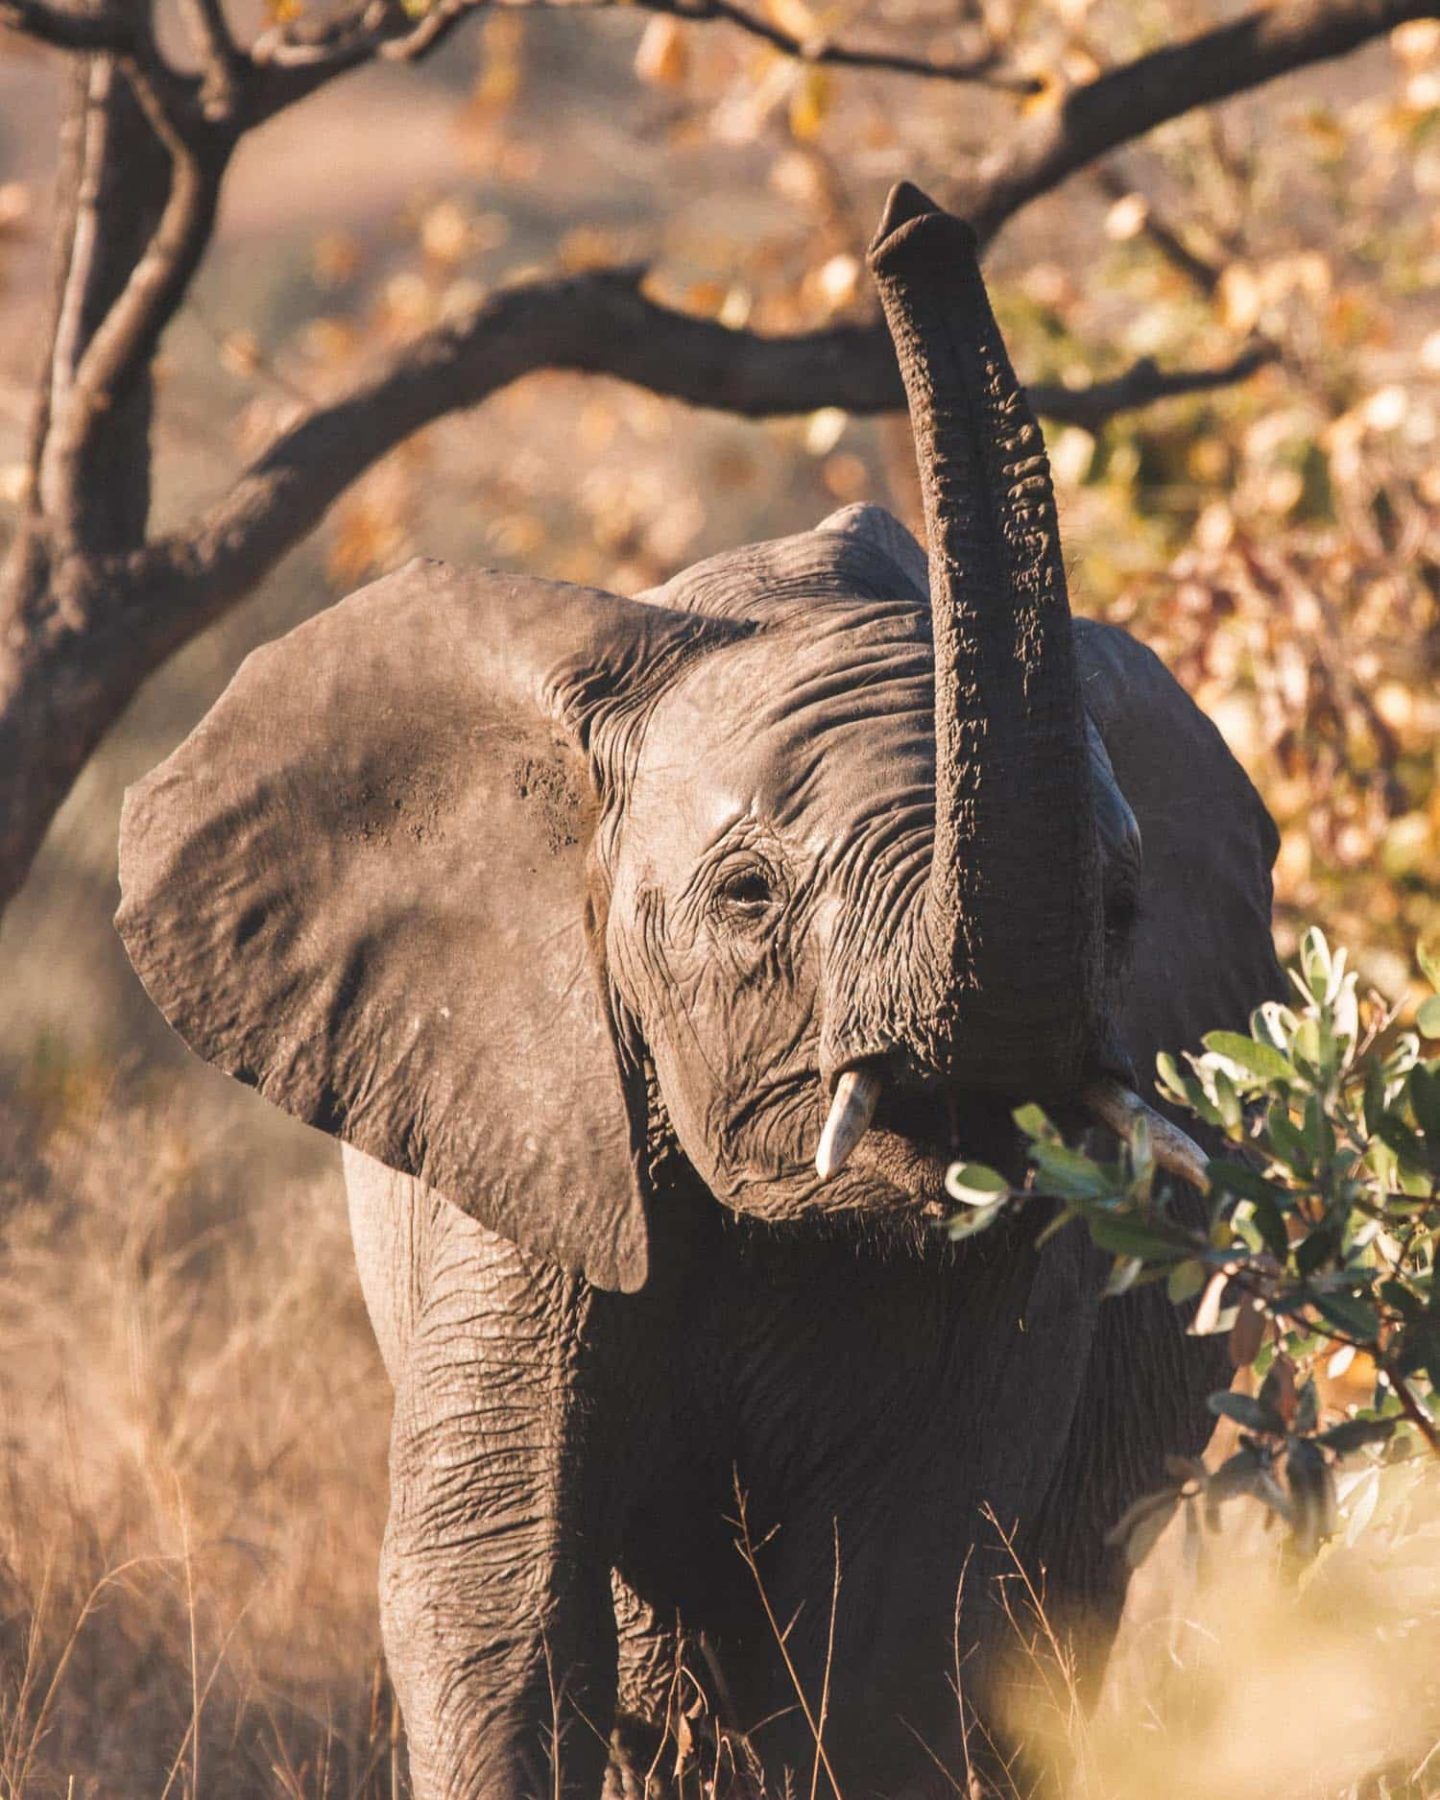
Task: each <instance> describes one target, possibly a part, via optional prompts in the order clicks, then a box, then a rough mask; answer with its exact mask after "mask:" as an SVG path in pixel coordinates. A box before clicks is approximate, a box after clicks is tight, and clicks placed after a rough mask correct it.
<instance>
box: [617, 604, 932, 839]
mask: <svg viewBox="0 0 1440 1800" xmlns="http://www.w3.org/2000/svg"><path fill="white" fill-rule="evenodd" d="M934 766H935V750H934V663H933V656H932V651H931V643H930V633H929V617H928V614H927V613H926V612H925V611H924V609H923V608H919V607H915V606H912V605H909V604H901V605H875V604H867V605H859V604H857V605H854V606H848V607H839V606H834V605H831V606H827V607H824V608H822V609H817V613H816V616H815V617H813V618H811V619H809V620H806V621H805V622H803V624H798V625H791V626H787V627H786V628H784V629H782V630H776V631H773V632H766V633H762V634H759V635H757V636H756V637H754V638H749V639H746V640H743V641H742V642H740V643H738V644H731V645H727V646H725V647H724V648H721V649H719V650H716V651H714V652H712V653H711V654H710V655H708V656H706V657H704V658H702V659H701V660H700V661H699V662H697V663H696V664H693V665H692V666H691V667H690V668H689V669H687V670H686V671H685V673H684V674H683V676H682V677H681V678H680V679H679V680H678V681H677V682H676V684H675V686H674V687H673V688H672V689H671V690H669V692H668V693H667V694H666V695H665V696H664V697H663V698H662V699H661V700H660V702H659V703H658V704H657V706H656V709H655V712H654V714H653V715H652V718H651V722H650V726H649V730H648V731H647V734H646V740H645V748H644V753H643V755H642V758H641V769H640V771H639V781H638V783H637V791H636V795H635V799H636V800H637V802H639V803H640V804H641V806H642V807H644V806H645V805H646V803H647V802H648V803H649V804H650V805H653V806H655V807H656V808H658V809H660V810H661V811H663V812H668V813H669V814H671V815H672V816H671V822H670V823H671V829H678V828H680V826H681V821H682V820H683V821H685V823H686V824H688V826H689V828H690V829H689V830H685V831H683V832H682V835H683V836H684V837H685V838H690V837H692V836H693V837H695V838H698V839H699V840H700V841H701V842H702V843H703V842H708V841H710V840H711V839H713V837H714V836H715V835H716V834H718V833H719V832H721V831H723V830H724V829H725V827H726V825H727V824H728V823H730V822H731V821H732V820H734V819H737V818H743V817H746V816H752V817H755V818H757V819H760V820H763V821H766V822H767V823H770V824H773V825H774V826H775V827H776V828H778V829H781V830H787V831H798V832H799V834H800V835H801V836H802V837H803V838H805V839H806V840H807V841H808V842H809V843H810V844H811V845H812V847H814V848H816V849H817V850H823V849H825V848H827V847H835V846H836V845H837V844H838V843H839V842H840V841H841V840H843V839H846V838H849V837H852V836H853V835H854V834H855V833H857V832H859V831H863V830H865V829H866V828H867V827H868V826H869V825H872V824H873V823H874V822H875V821H876V820H877V819H879V820H884V819H886V818H891V817H898V816H900V815H904V816H906V817H907V818H913V816H914V812H915V809H916V808H917V807H921V808H928V807H931V806H933V798H934Z"/></svg>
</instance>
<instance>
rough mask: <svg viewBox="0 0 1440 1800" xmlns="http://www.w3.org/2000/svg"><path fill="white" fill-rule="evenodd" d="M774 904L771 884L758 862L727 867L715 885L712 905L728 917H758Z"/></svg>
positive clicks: (772, 882) (752, 918)
mask: <svg viewBox="0 0 1440 1800" xmlns="http://www.w3.org/2000/svg"><path fill="white" fill-rule="evenodd" d="M774 904H775V883H774V881H773V880H772V878H771V875H770V871H769V870H768V869H766V868H763V867H762V866H761V865H760V864H759V863H745V864H744V865H743V866H741V867H738V868H733V869H727V870H726V872H725V873H724V874H723V875H722V876H721V877H720V879H719V880H718V881H717V882H716V884H715V905H716V907H717V909H718V910H719V911H720V912H722V913H724V914H726V915H728V916H729V917H731V918H734V919H737V920H741V921H746V920H750V921H753V920H756V919H759V918H762V917H763V916H764V915H765V914H766V913H767V912H769V910H770V908H771V907H772V906H773V905H774Z"/></svg>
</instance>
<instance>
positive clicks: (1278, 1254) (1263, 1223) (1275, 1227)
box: [1252, 1195, 1290, 1263]
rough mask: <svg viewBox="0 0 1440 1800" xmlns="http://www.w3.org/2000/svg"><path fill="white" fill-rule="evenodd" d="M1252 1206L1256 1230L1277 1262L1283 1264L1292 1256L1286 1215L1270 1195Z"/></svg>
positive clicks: (1254, 1202)
mask: <svg viewBox="0 0 1440 1800" xmlns="http://www.w3.org/2000/svg"><path fill="white" fill-rule="evenodd" d="M1252 1205H1253V1207H1254V1217H1255V1229H1256V1230H1257V1231H1258V1232H1259V1233H1260V1237H1261V1241H1262V1242H1263V1243H1264V1245H1265V1248H1266V1249H1267V1250H1268V1251H1269V1252H1270V1254H1271V1255H1272V1256H1273V1257H1274V1258H1275V1260H1276V1261H1277V1262H1282V1263H1283V1262H1284V1260H1285V1258H1286V1257H1287V1256H1288V1255H1289V1254H1290V1234H1289V1232H1288V1231H1287V1230H1286V1229H1285V1215H1284V1213H1282V1212H1281V1210H1280V1208H1279V1206H1278V1205H1277V1204H1276V1203H1275V1201H1274V1200H1272V1199H1270V1198H1269V1197H1268V1195H1267V1196H1262V1197H1261V1198H1259V1199H1257V1200H1255V1201H1253V1202H1252Z"/></svg>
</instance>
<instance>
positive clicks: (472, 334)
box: [117, 270, 1274, 647]
mask: <svg viewBox="0 0 1440 1800" xmlns="http://www.w3.org/2000/svg"><path fill="white" fill-rule="evenodd" d="M639 281H640V275H639V272H637V271H634V270H630V271H606V272H601V273H589V274H585V275H579V276H575V277H572V278H568V279H563V280H549V281H543V280H542V281H534V282H529V283H525V284H522V285H520V286H517V287H513V288H510V289H507V290H505V291H504V292H501V293H499V294H496V295H494V296H492V297H491V298H490V299H488V300H486V301H485V302H483V303H482V304H481V305H479V306H478V307H476V308H475V309H474V310H473V311H472V312H471V313H470V314H469V315H468V316H467V317H466V318H464V319H463V320H461V321H458V322H456V323H453V324H448V325H445V326H441V327H439V328H437V329H436V330H434V331H431V332H428V333H426V334H425V335H424V336H423V337H421V338H419V339H418V340H417V341H416V342H414V343H413V344H411V345H410V346H408V347H407V348H406V349H405V350H403V351H402V352H400V353H399V354H398V355H397V356H396V357H395V358H394V359H393V360H392V361H391V362H390V363H389V364H388V365H387V366H386V367H385V368H383V369H382V370H381V371H380V372H379V373H378V374H375V375H372V376H370V377H369V378H367V379H364V380H362V381H360V382H357V383H356V384H355V385H354V386H353V387H352V388H351V389H350V390H349V391H348V392H346V393H344V394H342V395H341V396H340V397H339V398H338V399H336V400H334V401H333V402H331V403H330V404H329V405H327V406H324V407H321V408H319V409H317V410H316V411H314V412H312V413H311V414H309V415H308V416H307V417H306V418H304V419H302V420H301V421H300V422H299V423H298V424H296V425H294V426H293V427H292V428H291V429H290V430H288V431H286V432H285V433H284V434H283V435H282V436H281V437H280V438H278V439H277V440H276V442H275V443H274V444H272V445H271V446H270V448H269V449H268V450H267V451H266V452H265V453H264V454H263V455H262V456H261V457H260V458H259V459H258V460H257V461H256V462H254V463H252V464H251V466H250V467H249V468H248V469H247V470H246V471H245V472H244V473H243V474H242V475H241V477H240V479H239V480H238V481H237V482H236V484H235V486H234V487H233V488H232V489H231V490H230V492H229V494H227V495H226V496H225V497H224V499H222V500H221V501H220V502H219V504H218V505H217V506H215V507H214V508H213V509H212V510H211V511H210V512H209V513H207V514H206V515H205V516H204V517H203V518H202V519H200V520H199V521H198V522H197V523H196V524H194V525H193V526H192V527H190V528H189V529H187V530H186V531H184V532H182V533H179V534H177V535H175V536H173V537H171V538H168V539H165V540H163V541H161V542H158V543H156V544H155V545H153V546H152V547H151V548H150V549H148V550H146V551H144V552H141V553H140V554H139V556H138V557H137V558H133V559H130V560H129V561H128V563H127V565H126V569H125V571H124V576H123V580H122V581H121V583H120V585H122V586H124V587H125V588H127V589H130V590H132V591H133V592H135V594H136V597H137V605H143V606H144V607H145V608H146V609H147V610H148V612H149V616H150V617H151V619H152V620H153V619H154V618H155V616H156V614H158V613H163V614H166V615H168V617H169V619H170V621H171V623H170V625H169V626H167V627H166V628H165V629H166V630H167V631H177V632H179V633H180V634H181V636H179V637H175V638H174V639H173V642H172V645H171V647H173V644H174V643H178V642H179V641H182V638H183V637H188V636H190V635H192V634H193V633H194V632H195V631H198V630H199V629H201V628H202V627H203V626H204V625H205V624H206V623H208V622H209V620H210V619H213V618H215V617H218V616H219V615H220V614H221V613H222V612H224V611H225V609H226V608H227V607H228V606H229V605H230V604H231V603H232V602H233V601H234V600H236V599H238V598H240V597H241V596H242V595H244V594H246V593H248V592H249V591H250V590H251V588H253V586H254V585H255V583H256V582H257V581H259V580H260V579H261V578H262V577H263V576H264V574H265V573H266V572H267V571H268V570H269V569H270V568H271V567H273V565H274V564H275V563H276V562H277V561H278V560H279V558H280V557H281V556H283V555H284V554H285V552H286V551H287V550H289V549H290V548H292V546H294V545H295V544H297V543H298V542H299V541H300V540H301V538H303V537H304V536H305V534H306V533H307V532H308V531H309V530H310V529H311V528H312V527H313V526H314V525H315V524H316V523H317V522H318V521H319V519H320V518H321V517H322V515H323V514H324V513H325V511H326V510H327V509H328V508H329V506H330V505H331V503H332V502H333V501H334V500H336V499H337V498H338V497H339V496H340V495H341V494H342V493H343V492H344V491H345V489H346V488H347V487H348V486H349V485H350V483H351V482H353V481H354V480H355V479H356V478H357V476H359V475H360V474H361V473H362V472H363V471H364V470H365V469H366V468H368V467H369V466H370V465H371V464H372V463H373V462H375V461H376V460H377V459H378V458H379V457H381V456H383V455H384V454H385V453H386V452H387V451H389V450H391V449H393V448H394V447H395V446H396V445H397V444H399V443H400V442H402V441H403V440H404V439H405V438H407V437H408V436H410V435H411V433H413V432H415V431H418V430H419V429H420V428H421V427H423V426H425V425H428V424H430V423H432V422H433V421H434V420H436V419H438V418H441V417H443V416H444V415H445V414H447V413H451V412H456V411H459V410H461V409H463V408H468V407H471V406H474V405H476V404H478V403H479V402H480V401H482V400H484V399H485V398H487V397H488V396H489V395H491V394H493V393H495V392H496V391H497V390H498V389H500V388H502V387H505V386H508V385H509V384H510V383H511V382H513V381H516V380H518V379H519V378H520V377H521V376H523V375H527V374H531V373H533V372H535V371H537V370H541V369H570V370H576V371H580V372H583V373H587V374H592V375H607V376H612V377H615V378H616V379H619V380H622V381H628V382H633V383H635V384H636V385H637V386H640V387H643V388H646V389H648V390H649V391H650V392H652V393H656V394H663V395H667V396H669V397H670V398H672V399H677V400H684V401H687V402H689V403H690V404H691V405H695V406H710V407H717V408H721V409H723V410H724V411H726V412H729V413H738V414H742V415H744V416H746V417H749V418H766V417H777V416H784V415H793V414H797V413H807V412H813V411H815V410H816V409H818V408H820V407H824V406H837V407H841V408H843V409H845V410H846V411H848V412H853V413H857V414H874V413H883V412H891V411H898V410H901V409H903V407H904V404H905V399H904V392H903V389H902V387H901V385H900V376H899V372H898V370H897V368H896V364H895V353H894V350H893V348H892V346H891V343H890V339H889V337H888V335H887V334H886V332H885V330H884V329H883V327H882V326H880V325H845V326H837V327H833V328H830V329H828V330H824V331H815V332H808V333H804V334H802V335H798V336H792V337H767V336H764V335H762V334H760V333H757V332H751V331H734V330H731V329H729V328H728V327H726V326H723V325H720V324H718V323H716V322H715V321H714V320H712V319H704V318H699V317H696V316H695V315H693V314H688V313H681V312H677V311H675V310H673V309H672V308H669V307H666V306H662V305H659V304H658V303H657V302H655V301H654V300H651V299H649V298H648V297H647V296H646V295H644V294H643V293H641V292H640V288H639ZM1273 356H1274V352H1273V350H1272V349H1271V348H1270V347H1269V346H1265V345H1259V346H1250V347H1247V348H1246V349H1245V350H1244V351H1242V352H1241V353H1240V354H1239V355H1237V356H1236V357H1234V358H1232V359H1231V360H1230V361H1229V362H1226V363H1224V364H1221V365H1220V366H1218V367H1215V368H1205V369H1186V370H1176V371H1169V372H1166V371H1163V370H1161V369H1159V368H1157V367H1156V366H1155V364H1154V363H1153V362H1151V361H1149V360H1148V359H1146V360H1145V361H1143V362H1140V363H1138V364H1136V366H1135V367H1134V368H1132V369H1131V370H1129V371H1128V373H1126V374H1124V375H1121V376H1119V377H1117V378H1115V379H1113V380H1108V381H1100V382H1096V383H1094V384H1093V385H1091V386H1089V387H1085V388H1078V389H1069V388H1055V387H1036V388H1032V389H1031V399H1032V401H1033V402H1034V404H1035V407H1036V409H1037V411H1039V412H1041V413H1043V414H1045V415H1046V416H1047V417H1049V418H1051V419H1054V420H1057V421H1060V422H1063V423H1069V424H1076V425H1081V426H1083V427H1085V428H1086V429H1087V430H1091V431H1094V430H1097V429H1098V428H1099V427H1100V426H1101V425H1102V424H1103V423H1104V421H1105V420H1107V419H1110V418H1113V417H1115V415H1116V414H1118V413H1121V412H1125V411H1128V410H1132V409H1134V408H1136V407H1142V406H1147V405H1150V404H1152V403H1153V402H1155V401H1157V400H1161V399H1165V398H1168V397H1170V396H1174V395H1183V394H1194V393H1200V392H1204V391H1206V390H1208V389H1212V388H1217V387H1222V386H1225V385H1228V384H1230V383H1233V382H1237V381H1242V380H1244V379H1245V378H1246V377H1247V376H1249V375H1251V374H1253V373H1254V372H1255V370H1256V369H1258V368H1260V367H1261V366H1262V365H1263V364H1264V363H1265V362H1267V361H1269V360H1271V359H1272V358H1273ZM117 573H118V571H117Z"/></svg>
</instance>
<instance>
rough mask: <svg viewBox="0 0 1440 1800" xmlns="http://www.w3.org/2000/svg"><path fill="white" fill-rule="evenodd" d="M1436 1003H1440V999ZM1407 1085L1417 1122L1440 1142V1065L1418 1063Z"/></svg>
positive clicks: (1424, 1130)
mask: <svg viewBox="0 0 1440 1800" xmlns="http://www.w3.org/2000/svg"><path fill="white" fill-rule="evenodd" d="M1436 1004H1437V1005H1440V999H1437V1001H1436ZM1406 1087H1407V1089H1408V1091H1409V1095H1410V1110H1411V1112H1413V1113H1414V1115H1415V1123H1416V1124H1417V1125H1418V1126H1419V1127H1420V1129H1421V1131H1423V1132H1424V1133H1425V1136H1426V1137H1427V1138H1428V1139H1429V1141H1430V1142H1431V1143H1432V1144H1434V1143H1440V1067H1435V1066H1433V1065H1432V1066H1427V1065H1426V1064H1424V1063H1421V1064H1419V1065H1417V1066H1416V1067H1415V1068H1413V1069H1412V1070H1411V1071H1410V1075H1409V1078H1408V1080H1407V1082H1406Z"/></svg>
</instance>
